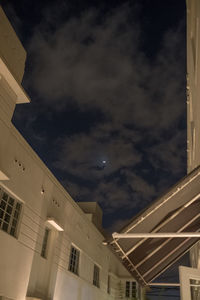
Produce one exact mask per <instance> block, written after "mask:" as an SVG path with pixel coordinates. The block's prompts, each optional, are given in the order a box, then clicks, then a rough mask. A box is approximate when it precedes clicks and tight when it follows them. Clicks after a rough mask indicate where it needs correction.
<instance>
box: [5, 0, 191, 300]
mask: <svg viewBox="0 0 200 300" xmlns="http://www.w3.org/2000/svg"><path fill="white" fill-rule="evenodd" d="M1 4H2V7H3V9H4V11H5V12H6V14H7V16H8V18H9V20H10V22H11V24H12V25H13V27H14V29H15V31H16V32H17V34H18V36H19V38H20V40H21V41H22V44H23V46H24V47H25V49H26V51H27V62H26V70H25V76H24V80H23V86H24V88H25V90H26V91H27V93H28V94H29V96H30V98H31V100H32V102H31V104H24V105H18V106H17V108H16V111H15V114H14V117H13V123H14V125H15V126H16V127H17V129H18V130H19V131H20V132H21V134H22V135H23V136H24V137H25V139H26V140H27V141H28V143H29V144H30V145H31V147H32V148H33V149H34V150H35V151H36V152H37V154H38V155H39V156H40V157H41V159H42V160H43V161H44V162H45V163H46V164H47V166H48V167H49V169H50V170H51V171H52V172H53V174H54V175H55V176H56V177H57V179H58V180H59V181H60V182H61V183H62V184H63V186H64V187H65V188H66V189H67V191H68V192H69V193H70V194H71V196H72V197H73V198H74V200H75V201H98V203H99V204H100V206H101V207H102V209H103V213H104V218H103V225H104V227H105V228H107V229H108V230H109V231H110V232H111V231H114V230H118V228H120V227H121V226H122V225H123V224H124V223H126V222H127V221H128V220H129V219H130V218H132V217H133V216H134V215H135V214H136V213H138V212H139V211H140V210H141V209H144V208H145V207H146V206H147V205H149V204H150V203H151V202H152V200H154V199H155V198H157V197H159V196H160V195H161V194H163V193H165V191H166V190H167V189H168V188H169V187H170V186H172V185H173V184H175V183H176V182H177V180H179V179H180V178H182V177H183V176H184V175H185V174H186V93H185V90H186V29H185V25H186V24H185V23H186V19H185V0H175V1H174V0H165V1H160V0H137V1H133V0H132V1H123V0H115V1H112V0H109V1H106V0H101V1H95V0H93V1H92V0H91V1H87V0H86V1H83V0H82V1H75V0H73V1H72V0H68V1H64V0H62V1H45V0H43V1H33V0H29V1H27V0H26V1H25V0H19V1H14V0H13V1H9V0H8V1H3V2H1ZM169 274H171V276H172V277H173V276H174V273H173V272H171V273H169ZM168 278H169V276H168ZM169 281H173V279H169ZM153 293H154V294H158V295H160V296H161V295H162V294H166V293H165V291H162V290H159V291H158V290H154V291H152V294H153ZM167 293H168V296H166V297H163V298H159V299H169V297H170V295H172V296H173V295H178V292H177V293H176V291H174V290H172V291H169V292H167ZM160 296H159V297H160ZM149 299H158V296H154V297H153V296H152V298H149ZM176 299H177V298H176Z"/></svg>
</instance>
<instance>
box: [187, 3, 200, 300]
mask: <svg viewBox="0 0 200 300" xmlns="http://www.w3.org/2000/svg"><path fill="white" fill-rule="evenodd" d="M186 2H187V154H188V155H187V159H188V162H187V166H188V173H189V172H191V171H192V170H193V169H195V168H196V167H197V166H199V165H200V59H199V58H200V57H199V51H200V2H199V0H187V1H186ZM190 262H191V266H192V267H193V268H200V243H197V244H196V245H195V246H194V247H193V248H192V250H191V251H190ZM198 293H199V292H198ZM199 297H200V293H199V294H198V295H197V294H194V295H193V298H192V299H199Z"/></svg>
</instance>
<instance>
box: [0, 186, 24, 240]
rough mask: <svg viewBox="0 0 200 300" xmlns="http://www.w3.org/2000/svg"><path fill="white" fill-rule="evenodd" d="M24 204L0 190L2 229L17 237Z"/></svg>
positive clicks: (0, 221) (0, 224) (0, 223)
mask: <svg viewBox="0 0 200 300" xmlns="http://www.w3.org/2000/svg"><path fill="white" fill-rule="evenodd" d="M21 210H22V204H21V203H20V202H18V201H17V200H15V199H14V198H12V197H10V196H9V195H8V194H7V193H6V192H4V191H3V190H2V189H0V228H1V229H2V230H4V231H5V232H7V233H8V234H10V235H12V236H14V237H16V235H17V226H18V224H19V217H20V213H21Z"/></svg>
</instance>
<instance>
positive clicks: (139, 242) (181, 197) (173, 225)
mask: <svg viewBox="0 0 200 300" xmlns="http://www.w3.org/2000/svg"><path fill="white" fill-rule="evenodd" d="M199 230H200V167H198V168H197V169H195V170H194V171H193V172H191V173H190V174H189V175H187V176H186V177H184V178H183V179H182V180H181V181H180V182H178V183H177V184H176V185H175V186H173V187H172V188H171V189H170V190H169V191H168V192H167V193H166V194H165V195H164V196H162V197H160V198H159V199H157V200H156V201H155V202H154V203H153V204H152V205H151V206H150V207H148V208H147V209H146V210H145V211H143V212H142V213H140V214H139V215H137V216H136V217H135V218H134V219H132V221H131V222H130V223H129V224H128V225H127V226H126V227H124V228H123V229H122V230H121V231H120V232H119V233H125V234H131V233H133V235H132V236H134V238H127V236H128V235H127V236H126V238H113V239H111V240H110V241H108V243H109V244H110V247H111V248H112V250H113V251H114V252H115V253H116V254H117V255H118V256H119V257H120V259H121V260H122V263H123V264H124V266H125V267H126V268H127V269H128V271H129V272H130V273H131V274H132V275H133V277H134V278H135V279H136V280H137V281H138V282H139V283H140V284H142V285H148V284H149V283H151V282H152V281H153V280H154V279H155V278H157V277H158V276H159V275H160V274H161V273H162V272H164V271H165V270H166V269H167V268H168V267H169V266H170V265H172V264H173V263H174V262H175V261H176V260H177V259H179V258H180V257H181V256H182V255H183V254H184V253H186V252H187V251H188V250H189V249H190V248H191V247H192V246H193V245H194V244H195V243H196V242H197V241H198V240H199V239H200V237H198V236H197V235H196V236H195V237H194V235H192V234H188V236H187V234H183V237H182V234H179V235H173V233H184V232H185V233H188V232H190V233H192V232H198V231H199ZM136 233H140V234H142V233H144V234H145V233H172V234H171V236H170V234H167V235H166V237H163V236H164V234H163V235H162V234H159V237H142V235H141V236H140V237H139V238H138V237H137V234H136ZM151 236H156V234H155V235H151ZM161 236H162V237H161ZM176 236H177V237H176Z"/></svg>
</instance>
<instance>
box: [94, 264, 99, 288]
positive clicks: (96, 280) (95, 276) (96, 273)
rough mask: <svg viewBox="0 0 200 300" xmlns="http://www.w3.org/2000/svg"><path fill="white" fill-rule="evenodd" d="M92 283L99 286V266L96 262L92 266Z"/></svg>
mask: <svg viewBox="0 0 200 300" xmlns="http://www.w3.org/2000/svg"><path fill="white" fill-rule="evenodd" d="M93 285H94V286H96V287H98V288H100V268H99V266H97V265H96V264H94V268H93Z"/></svg>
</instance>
